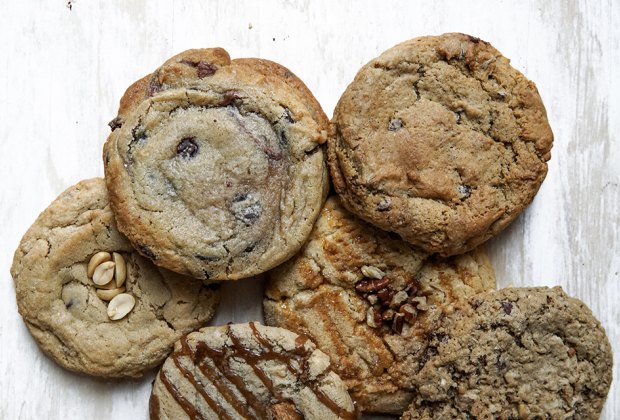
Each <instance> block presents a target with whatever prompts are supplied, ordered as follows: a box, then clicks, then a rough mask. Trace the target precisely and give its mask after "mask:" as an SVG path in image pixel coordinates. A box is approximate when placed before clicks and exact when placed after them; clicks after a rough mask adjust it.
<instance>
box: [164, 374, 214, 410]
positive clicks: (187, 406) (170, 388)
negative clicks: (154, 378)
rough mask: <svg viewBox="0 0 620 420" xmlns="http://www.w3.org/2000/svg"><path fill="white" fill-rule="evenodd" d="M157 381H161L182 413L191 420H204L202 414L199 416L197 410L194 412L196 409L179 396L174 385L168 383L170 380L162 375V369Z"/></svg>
mask: <svg viewBox="0 0 620 420" xmlns="http://www.w3.org/2000/svg"><path fill="white" fill-rule="evenodd" d="M159 379H160V380H161V382H162V383H163V384H164V386H165V387H166V389H167V390H168V393H170V395H171V396H172V398H174V400H175V401H176V402H177V403H178V404H179V405H180V406H181V408H182V409H183V411H185V412H186V413H187V415H188V416H189V417H190V418H191V419H196V420H199V419H204V417H203V416H202V414H200V413H199V412H198V410H196V407H194V406H193V405H192V403H190V402H189V401H187V399H185V397H183V395H181V393H180V392H179V390H178V389H177V388H176V387H175V386H174V384H173V383H172V382H170V379H168V377H167V376H166V374H165V373H164V369H163V368H162V370H160V371H159ZM205 420H206V419H205Z"/></svg>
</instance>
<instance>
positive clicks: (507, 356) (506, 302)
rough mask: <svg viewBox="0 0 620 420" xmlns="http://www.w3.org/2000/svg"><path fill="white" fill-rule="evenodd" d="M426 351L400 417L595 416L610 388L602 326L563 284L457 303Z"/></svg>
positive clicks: (608, 358) (507, 291)
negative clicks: (409, 401)
mask: <svg viewBox="0 0 620 420" xmlns="http://www.w3.org/2000/svg"><path fill="white" fill-rule="evenodd" d="M425 354H426V357H425V359H424V360H423V361H422V362H421V363H420V368H421V370H420V372H419V373H418V374H417V375H415V378H414V382H415V385H416V387H417V389H418V391H419V393H418V395H417V396H416V398H415V400H414V402H413V403H412V405H411V407H410V409H409V410H408V411H407V412H406V413H405V415H404V416H403V417H402V418H403V419H435V418H480V419H486V418H502V419H509V418H528V419H529V418H552V419H556V418H557V419H560V418H562V419H564V418H575V419H598V418H599V416H600V413H601V410H602V408H603V404H604V403H605V399H606V397H607V392H608V391H609V386H610V384H611V376H612V373H611V372H612V351H611V347H610V344H609V341H608V339H607V336H606V335H605V331H604V330H603V327H602V326H601V324H600V323H599V322H598V321H597V320H596V319H595V318H594V316H593V315H592V312H591V311H590V309H589V308H588V307H587V306H586V305H585V304H584V303H583V302H581V301H579V300H577V299H574V298H571V297H569V296H568V295H566V293H564V291H563V290H562V289H561V288H560V287H555V288H553V289H549V288H545V287H541V288H529V289H503V290H500V291H498V292H489V293H483V294H480V295H478V296H475V297H473V298H471V299H470V300H469V301H467V302H462V303H459V304H456V305H455V311H454V312H453V313H452V314H447V315H445V318H444V319H443V320H442V322H441V327H440V328H438V329H437V331H436V332H435V333H434V334H433V335H432V337H431V341H430V343H429V346H428V348H427V350H426V351H425Z"/></svg>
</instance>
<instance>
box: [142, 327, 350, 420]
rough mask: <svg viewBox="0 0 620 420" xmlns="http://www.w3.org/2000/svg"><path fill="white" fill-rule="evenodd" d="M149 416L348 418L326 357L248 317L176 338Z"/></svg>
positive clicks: (342, 389) (343, 391)
mask: <svg viewBox="0 0 620 420" xmlns="http://www.w3.org/2000/svg"><path fill="white" fill-rule="evenodd" d="M149 408H150V413H151V419H162V420H163V419H175V420H177V419H185V418H190V419H215V418H218V419H239V418H243V419H273V420H276V419H277V420H280V419H282V420H301V419H316V420H324V419H325V420H327V419H355V418H357V413H356V411H355V407H354V405H353V401H351V397H350V396H349V394H348V393H347V388H346V386H345V384H344V383H343V382H342V380H341V379H340V378H339V377H338V375H336V374H335V373H334V372H333V371H332V368H331V366H330V361H329V357H327V355H325V353H323V352H322V351H320V350H317V348H316V346H315V345H314V343H312V341H310V340H308V338H307V337H304V336H300V335H297V334H295V333H293V332H291V331H287V330H284V329H282V328H273V327H265V326H263V325H260V324H257V323H254V322H251V323H249V324H236V325H232V324H231V325H227V326H223V327H210V328H203V329H201V330H200V331H196V332H193V333H191V334H189V335H188V336H186V337H183V338H182V339H181V340H179V341H178V342H177V343H176V345H175V350H174V352H173V353H172V354H171V355H170V357H169V358H168V359H167V360H166V362H165V363H164V365H163V367H162V368H161V370H160V371H159V374H158V375H157V378H156V379H155V382H154V384H153V392H152V394H151V400H150V404H149Z"/></svg>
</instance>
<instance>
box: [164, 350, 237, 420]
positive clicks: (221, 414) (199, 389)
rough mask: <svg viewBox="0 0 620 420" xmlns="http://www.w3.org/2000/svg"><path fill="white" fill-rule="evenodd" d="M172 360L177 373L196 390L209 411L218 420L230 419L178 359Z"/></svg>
mask: <svg viewBox="0 0 620 420" xmlns="http://www.w3.org/2000/svg"><path fill="white" fill-rule="evenodd" d="M172 360H173V361H174V364H175V366H176V367H177V369H178V370H179V372H181V374H182V375H183V376H184V377H185V379H187V380H188V381H189V382H190V383H191V384H192V386H193V387H194V388H195V389H196V391H197V392H198V393H199V394H200V395H201V396H202V398H203V399H204V400H205V402H206V403H207V405H209V407H210V408H211V410H212V411H213V412H214V413H215V414H217V415H218V417H219V418H221V419H231V420H232V417H230V416H229V415H228V414H227V413H226V410H225V409H224V407H222V406H221V405H220V403H218V402H217V401H216V400H214V399H213V398H211V396H209V394H207V392H206V391H205V390H204V388H203V387H202V385H200V384H199V383H198V381H196V378H194V375H192V373H191V372H190V371H189V370H187V369H186V368H185V366H183V365H182V364H181V361H180V360H179V357H178V356H176V357H173V358H172Z"/></svg>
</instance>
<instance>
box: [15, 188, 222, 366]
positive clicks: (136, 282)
mask: <svg viewBox="0 0 620 420" xmlns="http://www.w3.org/2000/svg"><path fill="white" fill-rule="evenodd" d="M100 252H107V253H113V252H115V253H117V255H115V256H114V257H115V260H116V261H117V263H119V261H118V258H119V256H120V258H122V261H123V262H125V264H124V265H123V266H124V268H125V271H124V273H125V275H124V276H123V277H124V278H125V281H124V284H123V285H122V286H121V287H122V288H123V289H124V290H125V294H124V295H125V297H126V296H131V297H132V298H133V301H134V303H135V305H134V306H133V307H131V308H127V307H125V309H130V311H129V313H127V314H126V315H125V316H124V317H123V318H122V319H120V320H117V321H112V320H111V318H110V316H109V314H111V316H112V317H114V318H116V317H117V316H120V315H123V313H114V312H113V311H112V309H111V308H110V306H115V305H114V304H113V303H112V302H110V303H108V302H107V300H108V298H106V297H105V294H106V293H109V291H108V290H106V289H105V288H102V289H98V288H96V287H95V286H96V285H95V283H94V280H92V279H97V278H98V274H97V270H96V268H95V267H92V268H91V270H89V267H88V265H89V262H90V261H91V258H92V257H93V256H94V255H96V254H98V253H100ZM100 255H101V254H100ZM102 264H103V263H102ZM102 264H100V265H102ZM108 264H109V262H108ZM93 269H95V273H94V274H93V273H90V271H92V270H93ZM89 273H90V275H89ZM11 275H12V276H13V279H14V280H15V291H16V294H17V307H18V309H19V313H20V314H21V315H22V317H23V319H24V322H25V323H26V326H27V327H28V329H29V330H30V333H31V334H32V336H33V337H34V339H35V340H36V341H37V343H38V344H39V346H40V347H41V349H42V350H43V351H44V352H45V353H47V354H48V355H49V356H50V357H51V358H52V359H53V360H55V361H56V362H57V363H58V364H60V365H61V366H63V367H64V368H67V369H69V370H72V371H75V372H80V373H85V374H89V375H94V376H100V377H108V378H115V377H116V378H118V377H137V376H141V375H142V374H143V373H144V372H145V371H146V370H148V369H151V368H153V367H155V366H157V365H159V364H160V363H161V362H162V361H163V360H164V359H165V358H166V356H167V355H168V354H169V353H170V351H171V350H172V347H173V345H174V342H175V341H176V340H178V339H179V337H181V336H182V335H183V334H186V333H188V332H189V331H192V330H194V329H197V328H200V327H202V326H204V325H205V324H206V323H207V321H208V320H209V319H210V318H211V317H212V316H213V314H214V311H215V308H216V306H217V303H218V301H219V291H217V290H216V289H217V287H216V286H215V285H205V284H203V283H202V282H201V281H199V280H195V279H191V278H187V277H183V276H181V275H179V274H176V273H173V272H171V271H168V270H164V269H160V268H158V267H156V266H154V265H153V264H152V263H151V262H150V261H148V260H147V259H146V258H143V257H142V256H140V255H139V254H138V253H137V252H136V251H135V250H134V249H133V248H132V246H131V244H130V243H129V241H128V240H127V239H126V238H125V237H124V236H123V235H122V234H120V233H119V232H118V230H117V229H116V227H115V225H114V217H113V214H112V210H110V206H109V203H108V196H107V192H106V187H105V182H104V181H103V179H101V178H95V179H90V180H86V181H82V182H80V183H78V184H77V185H74V186H73V187H70V188H69V189H67V190H66V191H64V192H63V193H62V194H60V196H59V197H58V198H57V199H56V200H55V201H54V202H53V203H52V204H51V205H50V206H49V207H48V208H47V209H45V211H43V213H41V215H40V216H39V217H38V219H37V220H36V221H35V222H34V224H33V225H32V226H31V227H30V229H29V230H28V232H26V234H25V235H24V237H23V238H22V240H21V243H20V244H19V247H18V248H17V251H16V252H15V257H14V259H13V266H12V267H11ZM112 281H113V282H114V281H115V280H114V279H112ZM101 287H104V286H101ZM113 287H116V286H113ZM100 296H103V297H100ZM127 300H129V301H131V298H127V299H126V300H125V301H127ZM121 306H123V305H121Z"/></svg>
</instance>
